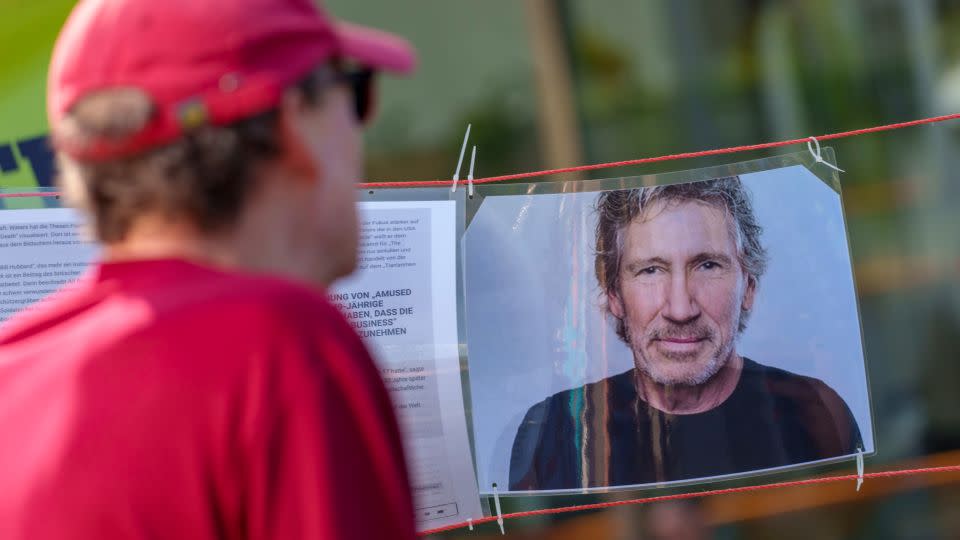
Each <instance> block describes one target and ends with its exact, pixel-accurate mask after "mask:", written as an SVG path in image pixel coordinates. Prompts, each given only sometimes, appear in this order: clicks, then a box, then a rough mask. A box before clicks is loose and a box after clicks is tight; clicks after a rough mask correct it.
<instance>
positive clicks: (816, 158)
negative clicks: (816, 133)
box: [807, 137, 847, 172]
mask: <svg viewBox="0 0 960 540" xmlns="http://www.w3.org/2000/svg"><path fill="white" fill-rule="evenodd" d="M811 141H812V142H813V144H814V145H816V150H814V146H811V145H810V142H811ZM807 150H809V151H810V155H812V156H813V160H814V161H816V162H817V163H823V164H824V165H826V166H827V167H830V168H831V169H833V170H835V171H837V172H847V171H845V170H843V169H841V168H840V167H837V166H836V165H834V164H832V163H828V162H827V161H826V160H824V159H823V156H822V155H820V141H818V140H817V138H816V137H810V138H809V139H808V140H807Z"/></svg>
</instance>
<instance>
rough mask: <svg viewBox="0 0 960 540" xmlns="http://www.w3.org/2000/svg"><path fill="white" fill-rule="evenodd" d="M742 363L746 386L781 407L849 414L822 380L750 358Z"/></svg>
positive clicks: (842, 401) (836, 395) (845, 405)
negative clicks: (787, 406)
mask: <svg viewBox="0 0 960 540" xmlns="http://www.w3.org/2000/svg"><path fill="white" fill-rule="evenodd" d="M743 362H744V366H743V370H744V375H745V376H746V377H748V386H749V387H751V388H752V389H754V390H758V391H761V392H763V393H765V394H767V395H769V396H771V397H772V398H774V399H776V400H778V401H780V402H782V403H785V404H788V405H790V406H800V407H805V408H808V409H809V408H815V409H820V408H826V409H828V410H830V411H848V410H849V407H848V406H847V404H846V402H845V401H844V400H843V398H842V397H840V394H838V393H837V391H836V390H834V389H833V388H831V387H830V385H828V384H827V383H825V382H823V381H822V380H821V379H818V378H816V377H810V376H807V375H800V374H797V373H793V372H792V371H787V370H785V369H782V368H777V367H773V366H769V365H765V364H761V363H759V362H756V361H754V360H751V359H749V358H744V359H743ZM847 414H849V413H847Z"/></svg>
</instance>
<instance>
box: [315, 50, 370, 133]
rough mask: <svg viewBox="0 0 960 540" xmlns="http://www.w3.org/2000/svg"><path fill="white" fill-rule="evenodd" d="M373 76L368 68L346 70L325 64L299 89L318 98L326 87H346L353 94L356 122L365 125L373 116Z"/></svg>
mask: <svg viewBox="0 0 960 540" xmlns="http://www.w3.org/2000/svg"><path fill="white" fill-rule="evenodd" d="M375 75H376V72H375V71H374V70H372V69H370V68H346V67H343V66H341V65H339V64H338V63H334V64H327V65H325V66H323V67H322V68H320V69H318V70H317V71H315V72H313V73H312V74H311V75H310V76H309V77H307V79H305V80H304V81H303V82H302V83H301V88H302V89H303V90H304V93H305V94H307V95H311V96H318V95H319V94H320V93H321V91H322V90H323V89H324V88H326V87H328V86H334V85H337V84H343V85H346V86H347V87H348V88H349V89H350V93H351V94H353V107H354V113H355V114H356V117H357V122H358V123H359V124H365V123H366V122H367V121H368V120H370V117H371V116H373V108H374V91H373V79H374V76H375Z"/></svg>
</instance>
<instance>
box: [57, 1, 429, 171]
mask: <svg viewBox="0 0 960 540" xmlns="http://www.w3.org/2000/svg"><path fill="white" fill-rule="evenodd" d="M334 57H340V58H346V59H350V60H353V61H356V62H358V63H360V64H362V65H364V66H367V67H370V68H374V69H382V70H387V71H393V72H396V73H401V74H402V73H408V72H410V71H412V70H413V68H414V64H415V56H414V53H413V49H412V48H411V47H410V45H409V44H408V43H407V42H406V41H405V40H403V39H402V38H399V37H397V36H394V35H390V34H387V33H384V32H380V31H378V30H374V29H370V28H362V27H358V26H354V25H349V24H345V23H340V22H337V21H334V20H333V19H332V18H331V17H330V16H329V15H327V14H326V13H325V12H324V11H323V10H322V9H321V8H318V7H317V6H316V5H315V3H314V1H313V0H81V1H80V2H79V4H78V5H77V6H76V7H75V8H74V10H73V13H71V14H70V17H69V18H68V19H67V22H66V24H65V25H64V27H63V29H62V30H61V32H60V36H59V37H58V38H57V43H56V46H55V47H54V51H53V59H52V60H51V64H50V74H49V80H48V83H47V113H48V115H49V117H50V125H51V126H52V129H53V133H52V135H53V137H52V139H53V144H54V146H55V147H56V148H57V150H59V151H62V152H65V153H67V154H68V155H71V156H73V157H75V158H77V159H83V160H104V159H112V158H118V157H123V156H129V155H132V154H136V153H139V152H141V151H144V150H147V149H149V148H152V147H155V146H158V145H161V144H164V143H168V142H171V141H173V140H175V139H177V138H178V137H180V136H181V135H182V134H183V133H184V132H185V131H186V130H188V129H189V128H190V127H191V126H193V125H195V124H196V122H197V121H198V119H199V120H201V121H202V122H203V123H206V124H214V125H223V124H228V123H231V122H233V121H236V120H240V119H243V118H246V117H250V116H253V115H256V114H258V113H261V112H264V111H267V110H269V109H271V108H273V107H274V106H276V105H277V104H278V103H279V102H280V99H281V97H282V95H283V92H284V90H285V89H286V88H287V87H289V86H290V85H291V84H294V83H295V82H296V81H298V80H299V79H301V78H303V77H305V76H306V75H307V74H308V73H309V72H310V71H311V70H312V69H314V68H316V67H318V66H319V65H321V64H322V63H323V62H324V61H326V60H329V59H331V58H334ZM121 88H135V89H138V90H140V91H142V92H144V93H146V94H147V95H148V96H149V97H150V99H151V100H152V102H153V105H154V111H153V116H152V117H151V120H150V121H149V123H148V124H147V125H146V127H145V128H144V129H143V130H142V131H140V132H138V133H137V134H136V135H134V136H132V137H129V138H125V139H120V140H118V139H102V140H97V141H84V142H83V143H82V144H81V143H80V142H79V141H75V140H70V139H69V138H68V137H65V136H63V135H62V134H58V133H57V126H58V124H59V123H60V120H62V119H63V117H64V116H65V115H66V114H67V113H68V112H69V111H70V109H71V108H72V107H73V106H74V105H75V104H76V103H77V102H78V101H79V100H80V99H82V98H83V97H85V96H88V95H90V94H91V93H95V92H98V91H102V90H107V89H121Z"/></svg>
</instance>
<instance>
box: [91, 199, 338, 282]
mask: <svg viewBox="0 0 960 540" xmlns="http://www.w3.org/2000/svg"><path fill="white" fill-rule="evenodd" d="M244 217H245V218H247V219H241V220H240V221H239V223H237V225H236V226H235V227H233V228H230V229H229V230H226V231H223V232H220V233H215V234H204V233H201V232H199V231H198V230H197V229H196V228H195V227H193V226H191V225H189V224H186V223H182V222H180V223H177V222H169V221H164V220H161V219H156V218H152V217H147V218H142V219H140V220H138V222H137V223H136V224H135V225H134V226H133V227H132V228H131V230H130V232H129V234H128V235H127V237H126V238H125V239H124V240H123V241H120V242H116V243H111V244H107V245H105V246H104V250H103V253H102V258H103V260H104V262H118V261H131V260H143V259H168V258H176V259H185V260H190V261H194V262H199V263H204V264H208V265H212V266H218V267H221V268H225V269H231V270H242V271H249V272H256V273H265V274H271V275H275V276H283V277H287V278H293V279H296V280H299V281H305V282H310V283H313V284H317V285H320V286H326V285H328V284H329V282H330V281H332V277H329V276H328V275H327V273H321V272H316V270H318V269H317V268H316V266H317V265H314V264H312V261H311V260H310V259H309V258H308V257H306V254H308V253H309V250H304V249H297V246H296V245H294V244H293V243H291V242H289V241H287V240H288V239H289V238H291V236H292V233H289V232H287V231H285V230H283V229H282V228H281V229H279V230H278V228H280V227H283V226H284V225H285V224H284V222H283V219H282V218H275V219H273V220H272V221H271V220H268V219H249V218H250V216H244ZM253 217H255V218H259V217H261V216H258V215H254V216H253ZM311 270H312V271H313V272H311ZM320 270H325V269H320Z"/></svg>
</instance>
